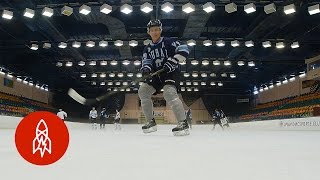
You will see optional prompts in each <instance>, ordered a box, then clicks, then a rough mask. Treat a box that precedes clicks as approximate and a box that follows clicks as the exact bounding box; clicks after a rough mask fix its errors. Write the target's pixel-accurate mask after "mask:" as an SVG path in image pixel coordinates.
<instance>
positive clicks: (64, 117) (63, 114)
mask: <svg viewBox="0 0 320 180" xmlns="http://www.w3.org/2000/svg"><path fill="white" fill-rule="evenodd" d="M57 116H58V117H59V118H60V119H62V120H65V119H66V118H67V117H68V115H67V113H66V112H64V111H63V110H62V109H59V112H58V113H57Z"/></svg>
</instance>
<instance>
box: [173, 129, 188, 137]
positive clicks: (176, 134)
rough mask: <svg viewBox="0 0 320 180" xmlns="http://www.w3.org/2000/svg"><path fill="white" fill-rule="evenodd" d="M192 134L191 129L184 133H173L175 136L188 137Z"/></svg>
mask: <svg viewBox="0 0 320 180" xmlns="http://www.w3.org/2000/svg"><path fill="white" fill-rule="evenodd" d="M189 134H190V131H189V129H186V130H183V131H175V132H173V135H174V136H188V135H189Z"/></svg>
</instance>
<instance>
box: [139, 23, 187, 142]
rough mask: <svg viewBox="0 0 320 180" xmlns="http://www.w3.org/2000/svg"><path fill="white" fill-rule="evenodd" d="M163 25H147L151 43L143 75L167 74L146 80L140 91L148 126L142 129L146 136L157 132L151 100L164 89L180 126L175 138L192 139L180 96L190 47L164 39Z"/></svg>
mask: <svg viewBox="0 0 320 180" xmlns="http://www.w3.org/2000/svg"><path fill="white" fill-rule="evenodd" d="M161 32H162V24H161V22H160V20H151V21H150V22H149V23H148V25H147V33H148V34H149V35H150V36H151V39H152V42H151V43H150V44H148V45H146V46H145V48H144V50H143V58H142V66H141V72H142V74H143V76H146V75H148V74H150V73H152V72H156V71H158V70H161V69H164V72H163V73H161V74H159V75H157V76H154V77H152V78H151V79H147V80H146V81H145V82H144V83H143V84H142V85H141V86H140V88H139V90H138V94H139V97H140V100H141V107H142V110H143V113H144V115H145V117H146V120H147V123H146V124H145V125H144V126H142V130H143V132H144V133H150V132H154V131H157V124H156V122H155V119H154V117H153V102H152V100H151V96H152V95H153V94H157V93H159V92H160V91H161V89H163V97H164V99H165V100H166V102H167V104H168V105H169V106H170V107H171V109H172V111H173V113H174V116H175V118H176V119H177V121H178V125H177V126H176V127H175V128H173V129H172V132H173V134H174V135H180V136H183V135H189V126H188V122H187V120H186V115H185V111H184V108H183V104H182V102H181V100H180V99H179V96H178V93H177V91H178V89H179V83H180V79H179V77H180V67H179V62H185V61H186V59H187V56H188V55H189V50H188V47H187V45H184V44H181V43H180V42H179V41H176V40H174V39H172V38H167V37H161Z"/></svg>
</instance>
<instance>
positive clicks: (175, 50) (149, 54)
mask: <svg viewBox="0 0 320 180" xmlns="http://www.w3.org/2000/svg"><path fill="white" fill-rule="evenodd" d="M188 55H189V49H188V46H187V45H185V44H181V42H179V41H176V40H174V39H172V38H167V37H161V38H160V40H159V42H157V43H152V42H151V43H150V44H148V45H146V46H145V48H144V50H143V57H142V68H148V69H149V70H150V71H153V72H155V71H158V70H160V69H162V68H163V65H164V64H165V63H166V62H167V60H168V58H172V59H173V61H174V62H176V65H175V69H176V70H177V69H179V64H178V63H179V62H183V61H186V59H187V57H188Z"/></svg>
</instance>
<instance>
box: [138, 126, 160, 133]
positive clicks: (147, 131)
mask: <svg viewBox="0 0 320 180" xmlns="http://www.w3.org/2000/svg"><path fill="white" fill-rule="evenodd" d="M142 131H143V133H145V134H147V133H152V132H155V131H157V126H154V127H151V128H149V129H142Z"/></svg>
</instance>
